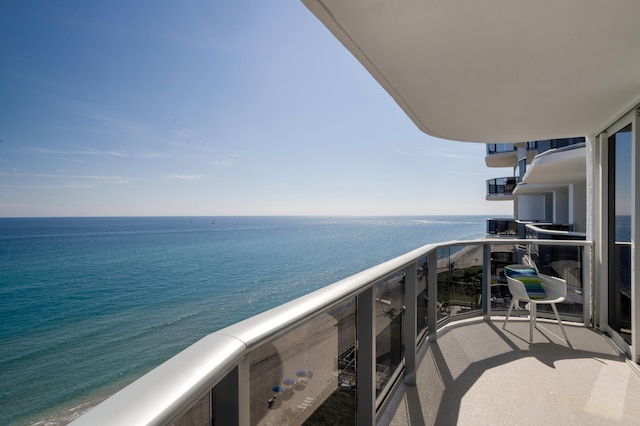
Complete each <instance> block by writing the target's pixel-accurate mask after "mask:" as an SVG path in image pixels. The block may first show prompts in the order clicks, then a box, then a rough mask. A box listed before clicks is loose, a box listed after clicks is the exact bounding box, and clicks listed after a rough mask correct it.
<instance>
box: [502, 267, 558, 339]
mask: <svg viewBox="0 0 640 426" xmlns="http://www.w3.org/2000/svg"><path fill="white" fill-rule="evenodd" d="M504 274H505V276H506V277H507V283H508V284H509V291H510V292H511V295H512V296H513V298H512V299H511V304H510V305H509V311H508V312H507V317H506V318H505V320H504V324H503V325H502V328H503V329H505V330H506V328H507V321H509V316H510V315H511V310H512V309H513V307H514V306H516V304H518V306H520V305H519V303H520V301H523V302H525V303H527V305H526V306H527V307H528V309H529V341H530V342H533V329H534V328H536V327H537V324H536V307H537V305H539V304H545V305H551V308H552V309H553V313H554V314H555V315H556V319H557V320H558V325H559V326H560V329H561V330H562V334H563V335H564V339H565V341H566V342H567V344H568V345H569V346H571V343H569V337H568V336H567V332H566V331H565V329H564V326H563V325H562V321H560V315H559V314H558V309H557V308H556V303H560V302H562V301H563V300H564V299H565V298H566V297H567V282H566V281H565V280H563V279H561V278H556V277H551V276H549V275H544V274H541V273H539V272H538V271H536V269H534V268H532V267H531V266H528V265H509V266H506V267H505V268H504Z"/></svg>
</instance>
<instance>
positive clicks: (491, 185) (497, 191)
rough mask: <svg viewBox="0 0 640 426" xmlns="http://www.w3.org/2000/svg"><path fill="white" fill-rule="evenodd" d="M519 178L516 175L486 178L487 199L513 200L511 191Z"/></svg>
mask: <svg viewBox="0 0 640 426" xmlns="http://www.w3.org/2000/svg"><path fill="white" fill-rule="evenodd" d="M519 181H520V179H519V178H518V177H517V176H507V177H499V178H494V179H489V180H487V196H486V199H487V201H505V200H513V199H514V198H515V197H514V196H513V191H514V190H515V189H516V186H517V185H518V182H519Z"/></svg>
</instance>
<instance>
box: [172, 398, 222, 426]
mask: <svg viewBox="0 0 640 426" xmlns="http://www.w3.org/2000/svg"><path fill="white" fill-rule="evenodd" d="M212 405H213V404H212V401H211V392H207V393H206V395H204V396H203V397H202V398H200V400H199V401H198V402H196V404H195V405H194V406H193V407H191V408H190V409H189V410H188V411H187V412H186V413H185V414H183V415H182V416H181V417H180V418H179V419H178V420H177V421H175V422H173V423H172V424H173V426H190V425H210V424H211V423H212V418H213V411H212Z"/></svg>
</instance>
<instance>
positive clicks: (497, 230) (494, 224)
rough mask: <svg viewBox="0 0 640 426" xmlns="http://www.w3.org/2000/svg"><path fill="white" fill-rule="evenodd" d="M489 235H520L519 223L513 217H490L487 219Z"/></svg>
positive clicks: (494, 236) (509, 236)
mask: <svg viewBox="0 0 640 426" xmlns="http://www.w3.org/2000/svg"><path fill="white" fill-rule="evenodd" d="M487 236H489V237H491V238H499V237H508V238H516V237H517V236H518V224H517V223H516V220H515V219H514V218H512V217H511V218H508V217H490V218H488V219H487Z"/></svg>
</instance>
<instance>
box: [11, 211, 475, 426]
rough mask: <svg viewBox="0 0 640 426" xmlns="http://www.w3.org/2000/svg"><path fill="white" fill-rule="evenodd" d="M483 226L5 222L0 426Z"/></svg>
mask: <svg viewBox="0 0 640 426" xmlns="http://www.w3.org/2000/svg"><path fill="white" fill-rule="evenodd" d="M485 220H486V219H485V216H423V217H404V216H403V217H215V218H211V217H129V218H120V217H118V218H15V219H11V218H6V219H0V424H3V425H14V424H15V425H23V424H25V425H30V424H34V423H39V424H45V423H44V421H47V422H52V423H49V424H60V423H62V424H64V423H67V422H68V421H69V419H71V418H73V416H74V415H76V412H77V411H79V410H81V409H82V407H83V406H84V405H85V404H91V403H93V402H95V401H96V400H100V399H103V398H104V397H105V396H107V395H109V394H111V393H113V392H115V391H116V390H118V389H120V388H121V387H123V386H124V385H126V384H127V383H129V382H131V381H133V380H135V379H136V378H138V377H140V376H141V375H143V374H145V373H146V372H148V371H149V370H151V369H152V368H154V367H155V366H157V365H159V364H161V363H162V362H163V361H165V360H167V359H168V358H170V357H171V356H173V355H174V354H176V353H177V352H179V351H181V350H182V349H184V348H185V347H187V346H189V345H190V344H192V343H194V342H195V341H197V340H199V339H200V338H202V337H203V336H205V335H207V334H208V333H211V332H214V331H216V330H219V329H221V328H223V327H225V326H227V325H230V324H233V323H235V322H237V321H239V320H242V319H244V318H247V317H250V316H252V315H254V314H257V313H259V312H263V311H265V310H267V309H269V308H272V307H274V306H277V305H279V304H282V303H284V302H286V301H289V300H292V299H295V298H296V297H299V296H301V295H303V294H306V293H309V292H311V291H313V290H316V289H318V288H320V287H323V286H325V285H328V284H331V283H333V282H336V281H338V280H340V279H342V278H345V277H347V276H349V275H352V274H354V273H356V272H359V271H362V270H364V269H367V268H369V267H371V266H374V265H376V264H378V263H380V262H383V261H386V260H388V259H391V258H394V257H396V256H398V255H401V254H403V253H406V252H408V251H410V250H413V249H415V248H417V247H420V246H422V245H424V244H428V243H433V242H439V241H447V240H455V239H475V238H479V237H482V236H483V235H484V233H485V226H486V225H485Z"/></svg>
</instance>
